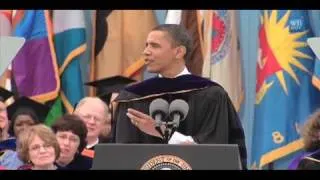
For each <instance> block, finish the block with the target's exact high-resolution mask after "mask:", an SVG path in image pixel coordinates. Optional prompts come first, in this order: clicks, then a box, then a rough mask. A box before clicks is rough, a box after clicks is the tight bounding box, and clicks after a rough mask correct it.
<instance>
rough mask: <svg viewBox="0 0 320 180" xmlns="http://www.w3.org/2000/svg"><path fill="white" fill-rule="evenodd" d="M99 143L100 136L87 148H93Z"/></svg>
mask: <svg viewBox="0 0 320 180" xmlns="http://www.w3.org/2000/svg"><path fill="white" fill-rule="evenodd" d="M98 143H99V138H97V140H96V141H95V142H94V143H92V144H87V146H86V148H87V149H90V148H92V147H93V146H95V145H97V144H98Z"/></svg>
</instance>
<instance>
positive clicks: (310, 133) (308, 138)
mask: <svg viewBox="0 0 320 180" xmlns="http://www.w3.org/2000/svg"><path fill="white" fill-rule="evenodd" d="M302 138H303V142H304V149H305V151H306V152H307V153H306V154H305V155H304V156H303V157H302V158H301V160H300V162H299V164H298V167H297V169H299V170H320V110H317V111H316V112H314V113H313V114H312V115H311V116H310V118H309V119H308V120H307V121H306V124H305V125H304V127H303V130H302Z"/></svg>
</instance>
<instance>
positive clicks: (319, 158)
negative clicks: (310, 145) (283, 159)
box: [297, 149, 320, 170]
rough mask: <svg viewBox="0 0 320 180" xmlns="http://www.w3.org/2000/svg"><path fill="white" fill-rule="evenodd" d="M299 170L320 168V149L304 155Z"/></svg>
mask: <svg viewBox="0 0 320 180" xmlns="http://www.w3.org/2000/svg"><path fill="white" fill-rule="evenodd" d="M297 169H298V170H320V149H319V150H316V151H314V152H312V153H308V154H307V155H306V156H304V157H302V158H301V160H300V162H299V164H298V167H297Z"/></svg>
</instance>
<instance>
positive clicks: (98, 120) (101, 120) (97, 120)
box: [80, 114, 103, 124]
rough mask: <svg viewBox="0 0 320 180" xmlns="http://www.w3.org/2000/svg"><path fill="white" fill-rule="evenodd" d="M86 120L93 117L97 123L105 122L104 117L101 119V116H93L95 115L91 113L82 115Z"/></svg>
mask: <svg viewBox="0 0 320 180" xmlns="http://www.w3.org/2000/svg"><path fill="white" fill-rule="evenodd" d="M80 116H81V117H82V118H83V119H84V120H85V121H89V120H91V119H93V120H94V121H95V122H96V123H99V124H100V123H102V122H103V119H101V118H98V117H96V116H93V115H91V114H85V115H82V114H81V115H80Z"/></svg>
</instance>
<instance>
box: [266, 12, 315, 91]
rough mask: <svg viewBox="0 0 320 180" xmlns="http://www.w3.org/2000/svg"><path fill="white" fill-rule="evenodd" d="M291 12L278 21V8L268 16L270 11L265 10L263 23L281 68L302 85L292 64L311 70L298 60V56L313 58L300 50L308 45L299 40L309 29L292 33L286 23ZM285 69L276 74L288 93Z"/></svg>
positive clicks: (270, 46)
mask: <svg viewBox="0 0 320 180" xmlns="http://www.w3.org/2000/svg"><path fill="white" fill-rule="evenodd" d="M290 13H291V11H290V10H288V11H287V12H286V14H285V15H284V16H283V17H282V18H281V19H280V20H279V21H278V22H277V17H278V10H272V12H271V15H270V17H269V16H268V11H267V10H265V11H264V15H263V17H261V21H262V22H261V23H262V24H263V26H264V28H265V32H266V38H267V42H268V45H269V48H271V50H272V52H273V54H274V56H275V58H276V61H277V62H278V64H279V65H280V66H281V68H282V69H283V70H284V71H286V72H288V74H289V75H290V76H291V77H292V78H293V79H294V80H295V81H296V83H297V84H299V85H300V82H299V80H298V78H297V75H296V74H295V72H294V71H293V69H292V68H291V65H293V66H296V67H297V68H299V69H301V70H302V71H304V72H309V71H308V69H307V68H306V67H304V65H303V64H301V63H300V62H299V61H298V60H297V58H305V59H312V57H310V56H308V55H307V54H305V53H303V52H301V51H299V50H298V48H301V47H306V46H307V43H305V42H299V41H298V39H299V38H301V37H302V36H303V35H305V34H306V33H307V32H308V31H303V32H297V33H291V32H290V31H289V26H288V25H286V24H287V22H288V19H289V17H290ZM264 58H265V57H264ZM283 70H281V71H278V72H276V76H277V78H278V80H279V82H280V84H281V86H282V88H283V90H284V91H285V93H286V94H288V89H287V86H286V82H285V79H284V75H283Z"/></svg>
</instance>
